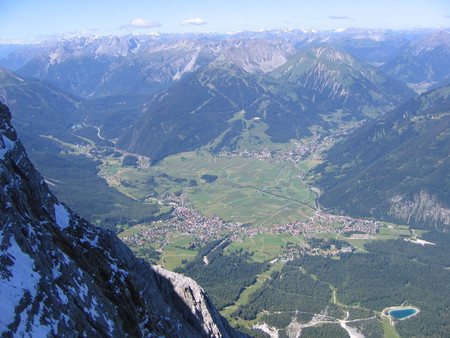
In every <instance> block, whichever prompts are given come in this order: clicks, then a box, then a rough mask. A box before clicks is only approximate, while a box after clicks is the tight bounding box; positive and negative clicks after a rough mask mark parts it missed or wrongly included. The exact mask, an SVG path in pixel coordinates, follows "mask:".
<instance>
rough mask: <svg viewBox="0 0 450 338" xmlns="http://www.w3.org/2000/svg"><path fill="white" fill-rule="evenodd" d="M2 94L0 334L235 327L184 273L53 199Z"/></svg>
mask: <svg viewBox="0 0 450 338" xmlns="http://www.w3.org/2000/svg"><path fill="white" fill-rule="evenodd" d="M10 121H11V114H10V112H9V111H8V109H7V108H6V106H4V105H3V104H0V184H1V186H2V187H3V189H2V192H1V193H0V202H1V203H0V204H1V213H0V240H1V246H0V261H1V264H0V298H1V299H2V306H1V307H0V332H1V334H2V336H6V337H7V336H11V337H12V336H36V337H38V336H39V337H43V336H109V337H124V336H133V337H143V336H145V337H149V336H162V335H165V336H167V337H202V336H203V337H231V336H233V337H235V336H236V335H238V334H237V333H236V332H234V331H233V330H232V329H231V327H230V326H229V325H228V323H227V322H226V321H225V320H224V319H223V318H222V317H221V316H220V315H219V313H218V312H217V310H216V309H215V308H214V306H213V305H212V304H211V302H210V300H209V298H208V297H207V295H206V294H205V292H204V291H203V290H202V289H201V288H200V287H199V286H198V285H197V284H196V283H195V282H194V281H193V280H192V279H190V278H186V277H183V276H181V275H178V274H175V273H171V272H168V271H165V270H164V269H162V268H159V267H156V268H152V267H151V266H150V265H148V264H147V263H145V262H144V261H142V260H139V259H137V258H135V257H134V255H133V254H132V253H131V251H130V250H129V249H128V248H127V247H126V246H125V244H123V243H122V242H121V241H120V240H119V239H118V238H117V237H116V236H115V235H114V234H112V233H110V232H108V231H105V230H102V229H99V228H96V227H94V226H92V225H90V224H89V223H88V222H86V221H85V220H84V219H82V218H81V217H79V216H77V215H76V214H75V213H74V212H72V211H71V210H70V209H69V208H67V207H66V206H64V205H63V204H61V203H59V202H58V200H57V199H56V198H55V196H54V195H53V194H52V193H51V192H50V191H49V189H48V187H47V185H46V183H45V182H44V179H43V178H42V176H40V174H39V173H38V172H37V171H36V170H35V169H34V167H33V165H32V164H31V162H30V161H29V159H28V157H27V155H26V153H25V150H24V148H23V146H22V144H21V142H20V141H19V140H18V138H17V135H16V132H15V130H14V128H13V127H12V125H11V123H10Z"/></svg>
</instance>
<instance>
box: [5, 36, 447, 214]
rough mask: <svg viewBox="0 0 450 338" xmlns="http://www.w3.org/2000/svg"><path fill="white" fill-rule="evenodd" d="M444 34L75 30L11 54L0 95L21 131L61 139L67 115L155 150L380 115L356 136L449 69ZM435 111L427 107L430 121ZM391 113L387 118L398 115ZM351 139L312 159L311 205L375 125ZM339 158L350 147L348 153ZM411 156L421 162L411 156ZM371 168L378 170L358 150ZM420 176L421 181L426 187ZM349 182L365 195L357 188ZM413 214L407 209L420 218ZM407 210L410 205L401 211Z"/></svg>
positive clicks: (247, 145)
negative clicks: (104, 33) (315, 177)
mask: <svg viewBox="0 0 450 338" xmlns="http://www.w3.org/2000/svg"><path fill="white" fill-rule="evenodd" d="M449 40H450V39H449V33H448V32H446V31H441V32H439V31H425V30H417V31H403V32H392V31H380V30H343V31H334V32H313V31H281V30H268V31H260V32H242V33H237V34H234V35H231V36H230V35H227V36H221V35H214V34H210V35H160V36H138V37H131V36H130V37H91V38H77V39H70V40H63V41H54V42H46V43H44V44H40V45H34V46H28V47H24V48H23V49H16V50H15V51H14V52H12V53H11V54H10V55H9V56H8V57H7V58H5V59H3V60H2V64H8V63H9V64H14V65H15V66H16V67H18V68H17V72H18V73H19V74H20V75H18V74H17V73H13V72H11V71H9V70H6V69H1V71H0V75H1V76H0V96H1V98H2V100H3V101H5V102H6V103H8V104H9V105H10V106H11V108H12V111H13V115H14V119H15V121H17V125H18V127H19V131H20V132H22V130H23V131H24V132H31V133H32V134H34V135H35V136H36V135H40V134H46V135H60V136H61V135H62V136H61V137H65V138H66V139H68V140H69V139H70V138H73V137H76V136H74V134H73V130H72V129H71V127H73V126H77V128H84V127H85V126H95V127H96V128H99V130H100V133H101V135H103V136H104V137H106V138H108V139H110V140H114V141H116V140H117V142H116V145H117V146H118V147H121V148H123V149H126V150H128V151H131V152H135V153H140V154H145V155H147V156H150V157H151V159H152V161H153V162H157V161H159V160H161V159H163V158H164V157H166V156H168V155H170V154H175V153H179V152H182V151H190V150H196V149H199V148H203V149H207V150H210V151H213V152H218V151H221V150H243V149H255V148H258V147H262V146H266V145H270V144H272V143H284V142H289V141H290V140H291V139H300V138H303V137H307V136H310V135H313V134H317V133H318V134H322V135H323V134H327V133H332V132H334V131H336V130H339V129H340V128H341V127H343V126H348V125H349V124H353V125H354V124H355V123H357V122H361V121H366V120H368V119H371V118H381V119H382V120H376V121H378V122H371V123H370V124H368V125H367V126H365V127H363V129H361V130H360V131H358V133H357V134H355V135H363V134H362V133H363V130H366V129H364V128H372V127H373V126H377V125H378V124H377V123H381V122H379V121H385V120H383V119H384V118H386V119H394V116H397V115H396V113H393V112H399V111H401V110H402V109H405V108H398V109H397V110H393V112H391V113H389V114H387V115H386V117H383V115H384V114H386V113H387V112H389V111H391V110H392V109H394V108H395V107H398V106H400V105H401V104H402V103H404V102H405V101H406V100H408V99H410V98H411V97H413V96H414V95H415V93H414V92H413V90H412V89H414V90H415V91H416V92H423V91H424V90H427V89H429V88H434V87H436V86H439V85H442V84H446V82H447V81H448V80H449V74H450V69H449V68H448V67H449V66H448V65H449V64H450V62H449V61H450V60H449V57H450V56H449V55H450V52H449V50H450V49H449ZM25 75H27V76H25ZM35 77H37V78H39V79H34V78H35ZM408 87H409V88H408ZM411 88H412V89H411ZM444 88H446V87H444ZM441 90H443V89H441ZM68 93H70V94H68ZM431 93H439V91H437V92H431ZM431 93H428V94H426V95H425V96H421V97H420V98H418V99H414V100H413V101H410V102H422V101H421V100H425V101H426V105H424V106H423V107H422V108H421V107H419V106H417V107H416V108H414V109H413V111H414V112H415V113H416V114H422V113H423V112H425V111H426V110H427V109H432V108H431V107H438V106H439V107H441V106H440V105H438V104H437V102H438V101H439V100H437V99H435V98H434V97H435V96H436V95H437V94H431ZM441 96H442V97H445V95H444V94H442V95H441ZM436 100H437V101H436ZM439 102H440V101H439ZM409 104H410V105H411V104H412V103H409ZM417 104H418V103H417ZM407 106H408V105H407ZM407 106H402V107H407ZM408 107H409V106H408ZM31 108H36V109H33V110H32V109H31ZM433 109H437V108H433ZM36 112H41V113H40V114H36ZM397 114H400V113H397ZM426 114H428V113H426ZM380 116H381V117H380ZM426 116H428V115H426ZM444 120H445V118H444V117H442V118H441V117H439V121H444ZM386 121H388V120H386ZM389 121H390V120H389ZM435 121H437V120H436V119H435V118H434V119H431V120H430V124H429V125H428V124H427V128H426V129H423V130H422V132H421V135H422V136H421V137H424V138H423V139H420V138H418V139H416V141H417V142H418V144H419V145H420V146H421V147H424V145H423V144H422V142H425V143H426V140H428V139H427V137H430V138H433V137H435V136H433V135H434V134H433V133H434V132H437V129H436V128H437V127H436V128H435V127H430V129H428V127H429V126H432V125H433V126H434V124H433V123H432V122H435ZM413 122H414V121H412V120H411V121H409V123H411V125H410V126H409V127H408V128H409V129H408V130H417V128H419V127H418V125H417V124H415V123H413ZM383 123H384V122H383ZM392 123H393V124H392V126H393V127H394V126H398V125H400V124H402V123H403V124H404V123H406V122H405V121H403V120H402V121H401V123H400V121H397V122H392ZM370 126H372V127H370ZM91 128H92V127H91ZM373 128H374V127H373ZM405 128H406V124H405ZM420 128H422V127H420ZM394 129H395V128H394ZM394 129H393V130H394ZM399 130H400V131H398V132H397V133H398V135H403V136H402V137H405V135H406V134H404V133H403V132H401V131H403V129H399ZM367 133H369V131H367ZM383 133H387V130H384V131H383ZM354 137H356V136H354ZM360 137H361V139H358V141H352V140H356V138H353V137H352V138H350V139H349V141H348V142H349V143H348V145H349V147H356V143H358V147H359V146H361V147H362V146H363V145H367V147H366V148H364V149H362V150H361V151H362V153H361V155H357V153H355V152H354V151H353V150H348V149H347V150H346V149H344V148H342V150H339V151H337V150H336V152H335V153H334V154H335V155H332V152H330V155H328V157H327V162H326V164H324V165H323V166H322V167H321V168H322V169H324V168H327V169H326V173H325V172H323V173H324V174H323V177H322V179H321V180H319V184H320V185H322V186H323V187H325V195H324V196H323V197H322V203H323V204H324V205H327V206H332V205H333V203H332V201H333V200H334V199H336V198H337V196H338V195H339V193H342V192H343V190H342V189H344V187H345V186H346V184H350V183H351V180H350V181H349V182H347V183H345V182H344V180H345V179H346V177H347V178H349V177H352V180H353V179H355V177H359V175H363V174H362V171H365V170H368V169H367V168H368V167H367V166H369V162H370V160H369V157H370V154H373V153H374V150H373V149H372V148H371V147H374V146H375V145H374V144H372V143H370V142H369V141H368V140H372V139H373V138H374V137H373V136H368V135H364V136H360ZM436 137H437V136H436ZM366 138H367V140H366ZM441 138H443V139H444V140H446V138H445V137H444V136H441ZM437 139H439V138H438V137H437ZM351 142H355V144H354V145H351V144H352V143H351ZM344 144H347V143H344ZM344 144H343V145H339V146H336V147H337V148H334V149H341V148H339V147H344ZM394 146H395V144H394V143H392V142H391V143H389V144H388V143H385V144H384V148H385V149H392V151H393V149H394V148H393V147H394ZM413 148H414V147H413ZM352 149H353V148H352ZM369 149H372V150H369ZM374 149H375V148H374ZM402 149H406V148H402ZM411 149H412V148H411ZM415 149H416V150H417V149H419V148H417V147H416V148H415ZM333 151H334V150H333ZM395 151H396V152H398V151H399V150H398V149H396V150H395ZM366 153H367V154H366ZM339 154H345V155H342V156H341V155H339ZM399 154H400V153H399ZM407 154H408V155H407V156H410V158H411V159H413V158H416V157H417V154H416V153H415V152H412V151H411V152H409V153H407ZM430 154H433V152H430ZM339 156H341V158H340V159H339V158H338V157H339ZM351 156H360V157H361V158H360V159H358V160H354V159H352V158H351ZM368 156H369V157H368ZM380 156H384V155H383V154H382V153H380ZM405 156H406V155H405ZM439 156H440V155H439ZM439 156H437V157H436V158H439ZM362 159H365V160H364V161H363V160H362ZM385 160H386V161H387V157H386V158H385ZM440 160H443V159H440ZM440 160H438V162H436V168H438V167H439V163H440V162H439V161H440ZM355 161H356V162H355ZM358 161H362V162H358ZM411 161H412V160H410V161H409V162H411ZM417 161H418V163H422V159H417ZM333 162H336V166H333V164H332V163H333ZM394 162H395V161H394V159H393V157H389V161H387V162H386V163H385V164H384V167H385V168H389V167H392V165H393V163H394ZM409 162H408V163H409ZM444 162H445V161H444ZM358 163H359V164H358ZM379 163H381V162H379ZM395 163H396V162H395ZM370 166H371V167H373V168H377V167H376V166H375V164H373V163H371V162H370ZM405 168H406V167H405ZM352 170H355V171H352ZM360 170H362V171H361V172H360ZM383 170H385V169H383ZM383 170H381V169H380V171H381V172H383ZM406 170H407V172H409V170H410V169H406ZM411 170H412V169H411ZM347 171H348V172H349V174H347ZM367 173H368V172H367ZM347 175H350V176H347ZM367 175H369V174H367ZM370 175H371V177H375V176H376V175H375V173H372V172H371V174H370ZM374 175H375V176H374ZM415 175H419V174H415ZM419 176H420V175H419ZM393 177H396V176H395V175H394V176H393ZM331 178H332V179H331ZM332 180H333V181H332ZM432 181H433V180H432V179H430V181H429V182H428V183H426V184H425V183H424V185H423V187H425V186H428V184H431V185H433V184H434V183H432ZM332 182H335V183H332ZM433 182H434V181H433ZM391 183H392V182H391ZM333 184H336V185H333ZM374 184H375V183H374ZM376 184H379V182H377V183H376ZM348 187H350V185H348V186H347V188H345V189H348V191H353V190H354V189H359V188H357V187H358V185H357V184H354V185H353V188H348ZM341 188H342V189H341ZM430 189H431V190H429V191H427V190H426V189H425V190H423V191H427V194H429V195H430V196H435V197H436V198H437V200H439V201H440V202H439V203H442V205H443V206H444V209H445V208H446V207H445V205H446V204H445V203H447V202H446V201H445V199H442V196H441V195H439V193H438V192H437V190H436V191H435V190H434V188H430ZM333 191H336V195H333ZM367 191H370V189H367ZM421 191H422V190H421ZM354 192H355V196H360V195H358V194H359V192H358V194H356V191H354ZM360 193H361V194H362V195H361V196H363V195H364V191H361V192H360ZM417 193H419V195H420V191H419V192H417V191H416V192H411V194H410V191H409V190H407V189H406V190H401V189H400V190H399V191H398V193H396V194H394V192H393V195H392V196H389V198H391V199H392V198H394V199H395V196H403V198H406V199H403V200H404V201H406V200H409V201H414V199H415V198H416V197H414V196H416V194H417ZM408 194H409V195H408ZM419 195H417V196H419ZM333 196H334V197H333ZM352 196H353V195H352ZM373 196H376V194H374V195H373ZM439 196H440V197H439ZM355 198H357V197H355ZM389 198H388V197H383V198H381V197H380V200H379V203H380V204H379V206H376V207H373V209H371V211H370V212H368V214H369V215H372V214H373V215H378V214H380V215H381V213H382V212H386V210H391V211H390V212H391V215H394V213H393V211H392V210H394V209H395V208H394V209H391V204H389V203H390V202H387V201H388V199H389ZM346 201H348V203H347V204H348V205H344V203H343V201H341V202H340V206H339V208H340V209H342V210H346V211H347V210H350V209H352V210H353V212H355V213H361V214H367V212H366V211H367V210H368V209H364V208H365V207H363V206H356V204H354V203H353V202H351V201H352V198H350V197H349V198H348V199H346ZM381 201H383V202H381ZM355 203H356V200H355ZM377 203H378V202H377ZM383 203H384V204H383ZM411 203H413V202H411ZM374 204H376V203H374ZM381 204H383V206H381ZM397 206H398V205H397ZM358 210H359V211H358ZM363 210H365V211H364V212H363ZM382 210H384V211H382ZM398 215H399V213H398V212H397V216H392V218H393V219H394V218H396V217H397V219H402V218H401V217H400V216H398ZM398 217H400V218H398ZM417 217H418V218H417V220H419V218H420V217H422V216H420V217H419V216H417ZM412 219H413V217H412V216H411V217H409V221H411V220H412ZM406 220H407V221H408V219H406Z"/></svg>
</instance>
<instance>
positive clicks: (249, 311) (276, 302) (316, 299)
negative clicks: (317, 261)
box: [235, 265, 331, 320]
mask: <svg viewBox="0 0 450 338" xmlns="http://www.w3.org/2000/svg"><path fill="white" fill-rule="evenodd" d="M330 297H331V290H330V288H329V286H328V285H326V284H325V283H323V282H321V281H318V280H315V279H313V278H312V277H311V276H309V275H307V274H305V273H302V272H301V271H300V270H299V269H298V268H296V267H293V266H290V265H285V266H284V267H283V269H282V270H281V272H274V273H272V275H271V276H270V279H267V280H266V281H265V282H264V285H263V286H262V287H261V288H259V289H258V290H256V291H255V292H253V293H252V294H250V296H249V302H248V304H246V305H244V306H240V307H239V308H238V309H237V310H236V311H235V315H237V316H239V317H242V318H244V319H247V320H252V319H255V318H256V315H257V313H259V312H261V311H264V310H267V311H295V310H301V311H307V312H310V313H318V312H320V311H321V310H323V309H324V308H325V307H326V305H327V304H328V301H329V299H330Z"/></svg>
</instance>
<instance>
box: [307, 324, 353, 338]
mask: <svg viewBox="0 0 450 338" xmlns="http://www.w3.org/2000/svg"><path fill="white" fill-rule="evenodd" d="M301 336H302V338H303V337H307V338H321V337H322V338H330V337H339V338H345V337H350V336H349V335H348V333H347V331H346V330H345V329H343V328H342V327H341V326H340V325H339V324H325V325H316V326H311V327H307V328H305V329H303V330H302V335H301Z"/></svg>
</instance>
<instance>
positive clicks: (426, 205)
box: [315, 86, 450, 228]
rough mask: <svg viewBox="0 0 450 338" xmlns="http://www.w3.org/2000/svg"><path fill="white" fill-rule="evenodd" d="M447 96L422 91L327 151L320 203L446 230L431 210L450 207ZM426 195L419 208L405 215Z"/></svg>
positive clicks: (449, 108) (449, 89)
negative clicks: (413, 204) (406, 210)
mask: <svg viewBox="0 0 450 338" xmlns="http://www.w3.org/2000/svg"><path fill="white" fill-rule="evenodd" d="M449 93H450V87H448V86H447V87H442V88H439V89H436V90H433V91H430V92H427V93H424V94H422V95H420V96H418V97H416V98H414V99H412V100H410V101H408V102H407V103H405V104H404V105H402V106H401V107H399V108H397V109H395V110H393V111H391V112H389V113H387V114H385V115H383V116H382V117H380V118H378V119H376V120H373V121H371V122H369V123H367V124H365V125H363V126H362V127H361V128H359V129H358V130H356V131H355V132H354V133H353V134H352V135H350V136H349V137H348V138H347V139H346V140H343V141H342V142H339V143H337V144H336V145H334V146H333V147H332V148H331V149H330V150H329V151H327V152H326V153H325V161H324V163H322V164H321V165H319V166H317V167H316V168H315V172H316V173H317V174H318V176H319V179H318V181H317V184H318V185H320V186H321V187H322V188H323V190H324V194H323V195H322V196H321V198H320V202H321V204H322V205H323V206H325V207H328V208H333V209H335V210H338V211H341V212H342V213H344V214H347V215H352V216H356V217H374V218H377V219H384V220H388V221H394V222H403V223H408V224H413V225H415V226H421V227H427V228H429V227H442V225H443V223H444V220H445V218H442V217H441V218H440V217H439V214H438V213H437V212H432V213H429V212H428V211H429V210H430V209H431V208H435V207H439V205H440V206H442V207H445V208H449V207H450V194H449V193H448V191H449V189H450V157H449V156H448V149H449V148H450V137H449V132H448V131H449V129H450V115H449V112H450V99H449ZM423 192H426V193H427V195H428V197H420V198H421V201H420V207H419V206H417V207H416V208H411V209H410V210H409V212H402V208H401V207H400V206H403V207H405V206H407V205H408V203H413V202H414V200H417V199H418V198H419V196H421V195H420V194H421V193H423ZM422 196H425V195H424V194H422ZM394 201H395V203H397V204H396V205H398V206H399V207H398V208H394V207H393V205H394ZM415 203H417V204H418V202H415Z"/></svg>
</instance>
